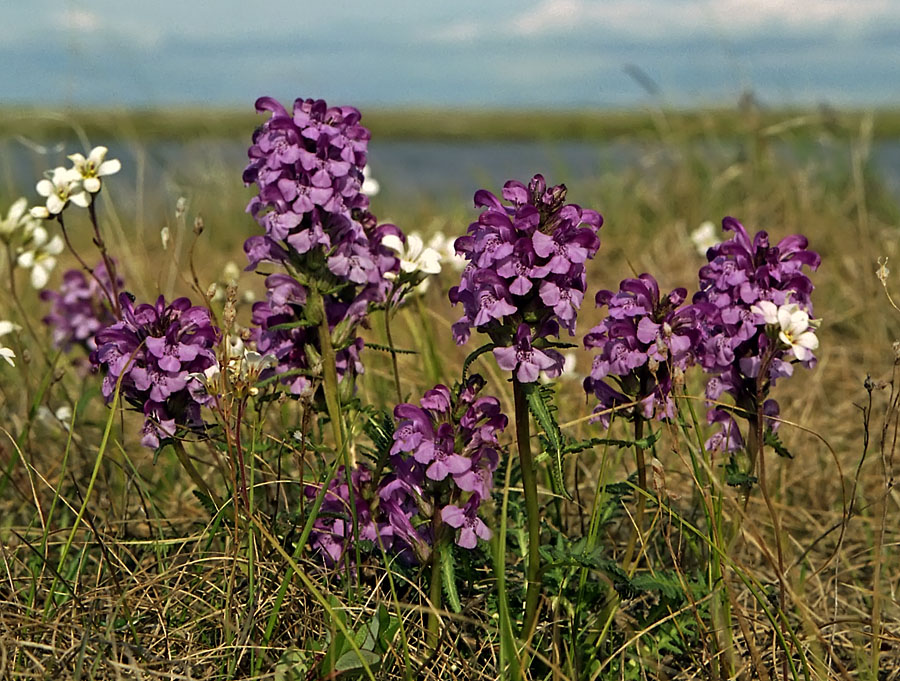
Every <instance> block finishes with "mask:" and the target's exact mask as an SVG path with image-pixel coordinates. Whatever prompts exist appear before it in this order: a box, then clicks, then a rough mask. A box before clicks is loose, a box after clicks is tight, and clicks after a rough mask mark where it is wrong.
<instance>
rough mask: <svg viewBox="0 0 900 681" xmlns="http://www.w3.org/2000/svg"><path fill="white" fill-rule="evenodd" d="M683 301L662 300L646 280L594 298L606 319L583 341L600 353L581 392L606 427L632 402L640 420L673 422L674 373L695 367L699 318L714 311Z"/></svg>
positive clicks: (677, 296)
mask: <svg viewBox="0 0 900 681" xmlns="http://www.w3.org/2000/svg"><path fill="white" fill-rule="evenodd" d="M686 296H687V291H685V289H681V288H679V289H675V290H674V291H672V292H671V293H669V294H668V295H666V296H665V297H663V298H661V297H660V293H659V284H657V282H656V279H654V278H653V277H652V276H651V275H649V274H642V275H641V276H640V277H638V278H637V279H625V280H624V281H622V282H621V283H620V284H619V290H618V291H617V292H616V293H613V292H612V291H606V290H604V291H599V292H598V293H597V295H596V302H597V305H598V306H606V307H608V310H609V314H608V315H607V317H606V319H604V320H603V321H602V322H601V323H600V324H599V325H597V326H595V327H594V328H593V329H591V330H590V331H589V332H588V333H587V335H586V336H585V337H584V345H585V347H586V348H589V349H590V348H597V349H599V351H600V352H599V354H597V355H595V356H594V360H593V363H592V367H591V374H590V376H589V377H588V378H586V379H585V381H584V389H585V391H586V392H588V393H594V396H595V397H596V398H597V400H598V401H599V404H598V406H597V407H596V409H595V412H598V413H599V418H600V420H601V422H602V423H603V424H604V425H605V426H608V425H609V410H610V409H614V408H616V407H619V406H622V405H627V404H630V403H633V402H637V403H638V411H639V413H640V414H641V415H642V416H643V417H644V418H653V417H656V418H660V419H663V418H671V417H672V416H674V407H675V405H674V402H673V400H672V394H671V393H672V387H673V386H672V372H673V371H676V372H679V373H681V372H683V371H684V370H685V369H686V368H687V367H688V366H689V365H691V364H692V363H693V362H694V357H695V353H696V348H697V345H698V344H699V343H700V342H701V340H702V330H701V322H702V319H703V316H704V314H705V313H707V312H709V311H710V309H712V308H711V307H710V306H707V305H705V304H703V303H697V304H695V305H687V306H685V305H682V303H683V302H684V300H685V298H686ZM610 383H612V384H613V385H614V387H613V385H610Z"/></svg>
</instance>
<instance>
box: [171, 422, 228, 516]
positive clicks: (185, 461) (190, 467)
mask: <svg viewBox="0 0 900 681" xmlns="http://www.w3.org/2000/svg"><path fill="white" fill-rule="evenodd" d="M172 448H173V449H174V450H175V455H176V456H177V457H178V461H179V462H180V463H181V466H182V468H184V470H185V471H186V472H187V474H188V476H189V477H190V478H191V480H193V481H194V484H195V485H197V487H199V488H200V491H201V492H203V493H204V494H205V495H206V496H208V497H209V498H210V499H212V502H213V503H214V504H215V505H216V508H222V500H221V499H220V498H219V495H218V494H216V493H215V492H214V491H213V490H212V488H211V487H210V486H209V485H208V484H206V480H204V479H203V476H202V475H200V472H199V471H198V470H197V469H196V468H195V467H194V463H193V462H192V461H191V458H190V457H189V456H188V454H187V452H186V451H184V445H183V444H182V443H181V440H177V439H174V438H173V439H172Z"/></svg>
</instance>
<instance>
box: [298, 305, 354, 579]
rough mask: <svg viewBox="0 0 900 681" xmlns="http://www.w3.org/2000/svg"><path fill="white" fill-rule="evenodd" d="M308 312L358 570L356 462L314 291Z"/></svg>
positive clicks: (328, 338)
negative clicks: (312, 320)
mask: <svg viewBox="0 0 900 681" xmlns="http://www.w3.org/2000/svg"><path fill="white" fill-rule="evenodd" d="M308 309H309V310H310V311H311V312H312V314H313V315H316V316H317V317H318V321H319V326H318V329H319V349H320V351H321V353H322V388H323V390H324V391H325V408H326V409H327V410H328V418H329V419H330V420H331V429H332V432H333V433H334V446H335V451H336V452H337V455H338V456H339V457H341V456H342V457H343V459H344V477H345V478H346V479H347V490H348V494H349V499H348V502H349V504H350V518H351V520H352V524H353V538H354V542H353V544H354V547H355V550H356V567H357V570H359V564H360V552H359V541H357V540H358V539H359V520H358V518H357V516H356V494H355V493H354V491H353V470H354V469H355V468H356V461H354V459H353V453H352V452H351V451H350V448H349V447H347V446H346V438H345V437H344V420H343V418H342V417H341V398H340V394H339V392H338V377H337V357H336V355H335V352H334V345H333V344H332V342H331V329H330V328H329V326H328V315H327V314H326V312H325V301H324V300H323V299H322V294H321V293H320V292H319V291H318V290H316V289H312V290H311V291H310V295H309V304H308ZM357 583H358V582H357Z"/></svg>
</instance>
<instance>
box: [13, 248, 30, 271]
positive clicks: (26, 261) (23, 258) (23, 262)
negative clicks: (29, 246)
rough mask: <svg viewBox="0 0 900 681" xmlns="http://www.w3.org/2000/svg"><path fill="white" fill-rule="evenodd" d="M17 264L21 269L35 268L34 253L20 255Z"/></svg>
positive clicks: (26, 252) (27, 252) (28, 252)
mask: <svg viewBox="0 0 900 681" xmlns="http://www.w3.org/2000/svg"><path fill="white" fill-rule="evenodd" d="M16 264H17V265H18V266H19V267H24V268H25V269H26V270H27V269H30V268H32V267H34V251H25V252H24V253H19V257H18V258H16Z"/></svg>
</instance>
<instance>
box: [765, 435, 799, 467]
mask: <svg viewBox="0 0 900 681" xmlns="http://www.w3.org/2000/svg"><path fill="white" fill-rule="evenodd" d="M764 441H765V443H766V444H767V445H769V446H770V447H771V448H772V449H774V450H775V453H776V454H778V456H783V457H784V458H786V459H793V458H794V455H793V454H791V453H790V452H789V451H788V450H787V447H785V446H784V443H783V442H782V441H781V438H780V437H778V433H776V432H775V431H774V430H772V429H771V428H767V429H766V435H765V438H764Z"/></svg>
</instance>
